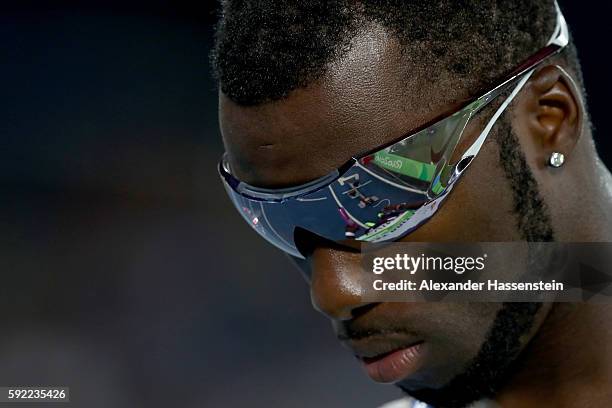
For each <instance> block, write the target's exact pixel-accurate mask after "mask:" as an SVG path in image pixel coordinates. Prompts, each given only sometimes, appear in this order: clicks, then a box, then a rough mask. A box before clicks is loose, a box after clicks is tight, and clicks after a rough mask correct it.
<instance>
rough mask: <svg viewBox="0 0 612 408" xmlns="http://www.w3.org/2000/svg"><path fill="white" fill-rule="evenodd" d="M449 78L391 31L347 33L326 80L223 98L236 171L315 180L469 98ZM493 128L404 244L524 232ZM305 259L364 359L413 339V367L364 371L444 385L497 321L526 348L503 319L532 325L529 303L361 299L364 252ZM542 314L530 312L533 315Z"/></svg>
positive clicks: (325, 308)
mask: <svg viewBox="0 0 612 408" xmlns="http://www.w3.org/2000/svg"><path fill="white" fill-rule="evenodd" d="M448 75H450V74H448ZM452 84H453V81H452V78H451V77H446V76H445V74H440V73H438V76H437V80H436V81H431V80H429V79H428V70H427V67H423V66H419V63H418V61H413V60H411V59H410V56H407V55H402V54H401V52H400V49H399V46H398V44H397V43H396V41H395V40H394V39H393V38H392V37H390V36H388V35H387V34H386V33H385V32H384V31H383V30H381V29H378V28H377V27H372V28H371V29H369V30H365V31H364V32H363V33H362V34H360V35H358V36H357V37H356V38H355V39H354V40H353V42H352V47H351V49H350V51H349V52H348V53H347V54H346V55H345V56H344V57H342V58H341V59H340V60H339V61H336V62H335V63H333V64H332V65H331V66H330V68H329V70H328V72H327V73H326V74H325V75H324V77H323V78H321V79H320V80H319V81H317V82H315V83H313V84H311V85H310V86H308V87H307V88H304V89H299V90H296V91H294V92H292V93H291V94H290V95H289V97H287V98H285V99H283V100H280V101H277V102H272V103H267V104H263V105H260V106H256V107H241V106H238V105H237V104H235V103H233V102H232V101H230V100H229V99H228V98H226V97H225V96H224V95H220V113H219V114H220V123H221V130H222V134H223V138H224V141H225V145H226V149H227V152H228V156H229V163H230V166H231V168H232V172H233V173H234V174H235V175H236V177H237V178H239V179H240V180H244V181H246V182H247V183H249V184H252V185H256V186H262V187H269V188H275V187H287V186H292V185H298V184H302V183H304V182H307V181H311V180H313V179H316V178H318V177H321V176H323V175H326V174H328V173H329V172H330V171H331V170H333V169H335V168H337V167H338V166H340V165H341V164H343V163H344V162H346V161H347V160H348V159H349V158H350V157H351V156H353V155H355V154H357V153H360V152H363V151H367V150H370V149H373V148H375V147H377V146H380V145H382V144H384V143H387V142H389V141H391V140H394V139H397V138H398V137H400V136H402V135H404V134H405V133H406V132H407V131H409V130H410V129H414V128H416V127H417V126H419V125H421V124H422V123H425V122H428V121H430V120H431V119H433V118H435V117H437V116H439V115H440V114H442V113H444V112H447V111H448V110H449V108H451V107H452V106H454V105H456V104H457V103H458V102H460V101H461V100H463V99H466V98H467V97H468V95H467V93H466V91H465V90H464V89H460V87H453V86H452ZM510 113H511V112H509V113H508V114H510ZM483 121H484V119H483V118H477V120H474V121H473V122H471V123H470V126H469V128H468V129H467V133H466V135H465V137H466V139H467V140H468V141H469V140H473V139H474V137H475V136H476V135H477V133H479V132H480V131H481V130H482V127H483ZM499 131H500V129H499V126H497V127H496V128H495V130H494V131H493V133H492V134H491V135H490V137H489V139H488V141H487V143H485V145H484V146H483V148H482V150H481V152H480V154H479V155H478V157H477V159H476V160H475V161H474V162H473V164H472V165H471V167H470V169H469V170H468V171H467V173H466V175H465V176H464V177H463V179H462V180H461V181H460V182H459V183H458V185H457V186H456V187H455V189H454V190H453V192H452V194H451V196H450V197H449V198H448V200H447V201H446V203H445V204H444V206H442V208H441V209H440V210H439V211H438V213H437V214H436V215H435V216H434V217H433V218H432V219H431V220H430V221H429V222H427V223H426V224H425V225H423V226H422V227H420V228H419V229H417V230H416V231H415V232H413V233H412V234H410V235H408V236H407V237H405V238H404V239H403V241H408V242H441V241H447V242H453V241H459V242H461V241H467V242H470V241H472V242H480V241H483V242H484V241H489V242H490V241H514V240H520V239H521V237H520V234H519V231H518V230H517V227H516V218H515V216H514V210H513V205H514V203H513V194H512V191H511V188H510V187H509V185H508V183H506V182H505V180H506V175H505V174H504V171H503V169H502V167H501V166H500V164H499V146H498V144H497V143H495V142H494V139H495V133H496V132H499ZM506 131H508V129H506ZM308 262H309V264H310V267H311V270H312V273H311V276H310V285H311V297H312V301H313V305H314V306H315V308H317V309H318V310H319V311H320V312H321V313H323V314H325V315H326V316H327V317H329V318H330V319H331V321H332V324H333V327H334V329H335V331H336V333H337V335H338V337H339V338H340V340H341V341H343V343H345V344H346V345H347V346H348V347H349V348H350V349H351V350H352V352H353V353H355V354H356V355H357V356H358V357H359V358H360V359H361V360H362V361H363V360H365V362H364V365H366V367H367V366H368V364H366V362H371V361H373V360H376V359H377V358H379V357H380V356H381V355H384V354H386V353H389V352H391V351H395V350H398V349H402V348H406V347H409V346H412V345H414V344H415V343H418V344H420V346H418V356H417V358H416V360H415V362H414V363H411V365H410V364H408V366H410V367H409V368H405V369H404V370H395V371H393V370H390V372H391V374H389V372H384V373H381V372H380V371H379V370H377V369H376V368H372V367H375V365H374V366H373V365H371V364H370V365H369V367H370V368H369V369H368V370H367V371H368V373H369V374H370V376H371V377H372V378H373V379H375V380H377V381H380V382H394V383H397V384H398V385H399V386H401V387H402V388H404V389H406V390H407V391H409V392H412V391H417V390H422V389H431V388H440V387H443V386H445V385H448V384H449V382H450V381H451V380H453V379H456V378H457V377H458V376H460V375H461V374H464V373H465V372H466V370H468V371H469V370H470V369H471V366H473V362H474V361H475V359H476V358H477V356H480V357H482V354H483V353H485V352H484V351H483V345H484V346H486V347H485V348H487V347H488V348H491V344H489V343H490V341H492V340H491V329H492V328H493V326H494V324H495V325H498V326H499V325H501V326H502V329H501V330H506V332H505V333H506V334H507V335H512V336H514V337H516V340H517V342H518V343H517V344H518V345H517V344H515V345H513V346H512V347H513V348H516V347H522V346H523V345H524V344H525V342H526V341H527V339H528V338H529V336H530V335H531V334H530V333H531V332H533V328H532V326H533V325H531V324H530V325H529V327H527V328H521V330H518V331H520V332H517V333H514V332H512V330H514V329H516V327H514V328H508V327H507V326H508V324H509V321H511V320H512V319H513V318H514V317H516V314H519V315H521V314H525V315H526V316H528V320H529V322H532V321H533V319H534V315H535V314H536V311H537V308H535V309H534V308H533V307H531V308H530V307H525V308H520V307H519V308H517V309H515V310H513V311H511V312H510V313H509V315H510V317H507V318H506V321H503V322H500V315H501V314H503V313H504V312H502V313H500V311H502V310H503V309H504V306H503V305H501V304H495V303H472V304H467V303H465V304H448V303H376V304H364V303H361V302H360V296H359V293H360V287H359V279H358V276H359V273H358V272H357V271H358V270H359V268H360V257H359V255H358V254H356V253H355V252H354V251H351V250H348V249H346V250H344V249H342V248H339V247H337V246H329V245H326V244H325V243H320V245H317V246H316V247H315V248H314V249H313V251H312V253H311V254H310V255H309V256H308ZM288 273H293V272H288ZM506 312H507V310H506ZM506 315H508V313H506ZM540 320H541V319H540V318H535V321H536V324H537V322H539V321H540ZM514 331H515V332H516V331H517V330H514ZM526 332H529V333H526ZM497 335H499V331H498V332H497ZM519 337H520V341H519ZM487 342H489V343H487ZM494 345H495V344H493V346H494ZM506 348H508V347H506ZM515 351H516V350H514V349H513V350H506V354H512V353H515ZM485 354H486V353H485ZM502 354H503V352H501V353H500V354H499V355H502ZM480 357H479V358H480ZM485 357H486V356H485ZM506 357H508V358H511V357H513V356H510V355H508V356H506ZM404 366H406V364H404ZM393 374H395V375H393ZM417 395H418V394H417Z"/></svg>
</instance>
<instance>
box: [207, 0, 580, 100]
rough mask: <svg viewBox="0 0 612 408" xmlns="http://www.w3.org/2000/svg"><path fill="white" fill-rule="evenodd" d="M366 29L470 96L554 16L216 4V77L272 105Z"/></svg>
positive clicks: (414, 6) (303, 2) (486, 5)
mask: <svg viewBox="0 0 612 408" xmlns="http://www.w3.org/2000/svg"><path fill="white" fill-rule="evenodd" d="M367 23H376V24H380V25H382V26H383V27H384V28H385V29H387V30H388V31H389V32H391V33H392V34H393V35H395V36H396V37H397V39H398V40H399V42H400V44H401V45H402V48H403V50H404V51H405V55H409V56H410V57H411V59H415V58H417V59H418V61H422V62H423V67H424V69H426V70H427V73H428V76H430V77H431V76H432V75H434V76H435V74H436V72H440V71H441V70H446V71H450V72H452V73H453V74H454V75H453V77H454V78H455V79H456V80H457V81H459V84H458V85H460V86H463V87H465V89H467V90H468V92H470V93H476V92H478V91H480V90H481V89H483V88H486V87H487V86H488V85H490V84H492V83H493V82H495V80H496V79H498V78H499V77H500V76H502V75H503V74H505V73H506V72H509V71H510V70H511V69H512V68H514V67H515V66H516V65H517V64H518V63H520V62H521V61H523V60H524V59H525V58H527V57H529V56H530V55H531V54H533V53H534V52H536V51H537V50H539V49H540V48H542V47H543V46H544V45H545V44H546V42H547V41H548V39H549V38H550V36H551V35H552V32H553V30H554V27H555V23H556V11H555V4H554V0H437V1H422V0H417V1H411V0H406V1H405V0H359V1H355V0H330V1H328V0H285V1H275V0H222V1H221V10H220V19H219V22H218V24H217V26H216V34H215V46H214V49H213V51H212V53H211V62H212V68H213V74H214V76H215V78H216V79H217V81H218V83H219V85H220V89H221V91H222V92H223V93H224V94H225V95H226V96H227V97H229V98H230V99H231V100H233V101H234V102H236V103H238V104H240V105H257V104H261V103H265V102H269V101H274V100H279V99H282V98H284V97H286V96H287V95H288V94H289V93H290V92H291V91H293V90H295V89H297V88H300V87H305V86H307V85H308V84H310V83H311V82H313V81H315V80H316V79H318V78H320V77H321V76H322V75H323V74H324V73H325V72H326V69H327V66H328V64H329V63H330V62H333V61H334V60H336V59H337V58H339V57H341V56H342V54H343V53H344V52H346V51H347V49H348V47H349V43H350V40H351V39H352V37H353V36H354V35H355V34H356V33H357V32H358V30H359V29H360V28H361V27H363V26H364V24H367ZM571 48H572V49H571V50H570V51H569V52H567V53H566V54H569V55H570V56H571V58H570V60H571V61H570V63H571V65H572V66H571V68H573V69H574V70H575V71H578V72H576V73H577V75H578V77H579V78H578V79H579V82H581V77H580V72H579V71H580V70H579V64H578V61H577V56H576V53H575V49H573V47H571ZM434 79H435V78H434Z"/></svg>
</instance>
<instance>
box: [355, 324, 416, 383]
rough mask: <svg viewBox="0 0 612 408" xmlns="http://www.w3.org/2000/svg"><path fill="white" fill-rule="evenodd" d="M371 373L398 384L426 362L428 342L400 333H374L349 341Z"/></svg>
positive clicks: (374, 378) (382, 380) (375, 377)
mask: <svg viewBox="0 0 612 408" xmlns="http://www.w3.org/2000/svg"><path fill="white" fill-rule="evenodd" d="M346 345H347V346H348V347H349V348H350V349H352V350H353V351H354V353H355V357H357V359H358V360H359V361H360V362H361V364H362V365H363V368H364V370H365V372H366V373H367V374H368V376H369V377H370V378H371V379H372V380H374V381H376V382H378V383H383V384H389V383H396V382H398V381H401V380H403V379H406V378H408V377H410V376H412V375H413V374H415V373H416V372H417V371H418V370H419V369H420V368H421V367H422V365H423V362H424V359H425V350H426V344H425V342H424V341H422V340H409V339H406V338H401V337H398V336H385V337H381V336H372V337H367V338H364V339H360V340H349V341H347V342H346Z"/></svg>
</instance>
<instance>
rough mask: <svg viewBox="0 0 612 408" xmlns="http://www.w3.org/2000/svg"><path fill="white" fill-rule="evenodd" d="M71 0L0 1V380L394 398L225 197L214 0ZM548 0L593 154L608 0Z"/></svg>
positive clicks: (231, 394)
mask: <svg viewBox="0 0 612 408" xmlns="http://www.w3.org/2000/svg"><path fill="white" fill-rule="evenodd" d="M83 3H84V2H60V3H58V2H53V4H51V3H42V2H21V3H20V5H18V6H12V7H10V8H9V7H5V6H3V7H2V12H1V13H0V53H1V55H2V58H1V59H0V61H1V62H0V85H1V92H2V96H3V98H2V102H1V110H0V111H1V112H2V113H1V116H0V118H1V119H2V120H0V152H1V153H2V154H1V156H0V157H1V160H0V231H1V233H2V234H1V235H0V243H1V245H0V271H1V273H2V281H1V283H0V306H1V307H0V314H1V321H2V327H1V328H0V385H37V384H39V385H68V386H70V387H71V391H72V400H73V402H72V404H71V406H73V407H88V408H97V407H115V408H122V407H145V406H146V407H150V408H155V407H181V408H183V407H186V408H191V407H221V406H223V407H242V406H252V407H268V406H275V407H344V406H347V407H348V406H350V407H373V406H376V405H378V404H380V403H382V402H384V401H387V400H389V399H393V398H396V397H397V396H399V392H398V391H396V390H395V389H394V388H393V387H390V386H379V385H374V384H372V383H370V381H369V380H367V378H366V377H365V375H364V374H362V373H361V372H360V369H359V367H358V364H357V363H356V362H355V361H353V358H352V357H351V356H350V355H349V353H348V352H346V351H345V350H343V349H342V348H341V346H340V345H338V344H337V341H336V339H335V337H334V336H333V334H332V331H331V330H330V329H329V324H328V322H327V321H326V320H325V319H324V318H323V317H320V316H319V315H318V314H317V313H316V312H314V311H313V310H312V308H311V306H310V298H309V294H308V288H307V286H306V284H305V283H304V282H303V280H302V278H301V277H300V275H299V274H298V273H297V272H295V271H293V270H292V267H291V265H289V263H288V262H287V261H286V260H285V259H284V257H283V256H282V255H281V254H280V253H279V252H278V251H276V250H275V249H272V248H270V247H269V246H268V245H266V244H265V243H264V242H262V241H261V240H259V239H256V236H255V234H254V233H253V232H252V231H251V230H250V229H249V227H248V226H247V225H246V224H244V223H243V222H242V221H241V219H239V217H238V216H237V215H236V214H235V213H234V210H233V209H232V208H231V207H230V203H229V202H228V200H226V198H225V196H224V193H223V191H222V186H221V185H220V183H219V182H218V179H217V174H216V170H215V167H216V164H217V160H218V158H219V157H220V155H221V153H222V151H223V148H222V144H221V140H220V137H219V133H218V128H217V105H216V103H217V98H216V88H215V84H214V83H213V82H212V80H211V78H210V73H209V65H208V53H209V49H210V46H211V42H212V35H213V23H214V21H215V12H214V9H215V5H214V4H206V3H205V2H200V4H197V5H194V4H191V3H180V2H178V3H177V2H170V1H161V0H156V1H148V2H146V3H138V2H131V1H127V0H126V1H123V2H114V1H106V2H101V1H88V2H87V3H86V4H83ZM561 4H562V6H563V7H564V9H565V11H566V14H567V18H568V20H569V22H570V24H571V26H572V28H573V31H574V34H575V37H576V42H577V43H578V46H579V49H580V51H581V57H582V60H583V65H584V70H585V77H586V85H587V90H588V92H589V97H590V98H589V102H590V107H591V113H592V117H593V122H594V123H595V126H596V128H597V131H596V138H597V140H598V143H599V147H600V151H601V153H602V155H603V156H604V157H605V159H606V160H607V162H608V163H610V162H612V154H611V153H612V143H611V142H610V139H609V135H610V131H611V129H610V124H609V122H606V121H605V120H604V109H605V108H606V106H607V103H606V102H607V100H606V99H605V98H606V97H607V96H608V95H609V94H610V91H611V87H610V83H609V81H608V78H607V74H608V72H606V73H604V70H606V71H608V70H609V64H607V63H606V62H604V61H607V60H608V59H609V56H608V55H607V50H604V49H603V48H601V46H602V44H604V43H605V39H606V38H607V37H608V36H609V25H608V22H607V18H608V16H609V15H610V11H611V10H610V9H611V6H610V5H609V4H607V3H603V2H602V3H595V2H593V4H594V5H593V6H592V7H586V6H585V3H584V2H580V3H578V2H570V1H563V2H561ZM16 406H21V407H23V406H24V405H16Z"/></svg>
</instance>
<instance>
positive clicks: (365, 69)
mask: <svg viewBox="0 0 612 408" xmlns="http://www.w3.org/2000/svg"><path fill="white" fill-rule="evenodd" d="M432 74H433V72H428V65H427V64H426V63H424V61H422V60H419V59H418V58H416V56H411V55H407V54H406V53H404V52H403V51H402V47H401V46H400V45H399V44H398V42H397V41H396V40H395V38H394V37H393V36H391V35H390V34H389V33H387V32H386V31H385V30H384V29H382V28H380V27H378V26H375V25H372V26H369V27H368V28H367V29H364V30H363V31H361V32H360V33H358V34H357V35H356V36H355V37H354V38H353V39H352V41H351V43H350V47H349V49H348V50H347V51H346V52H345V53H343V55H342V57H340V58H338V59H337V60H336V61H334V62H333V63H331V64H330V65H329V67H328V69H327V70H326V73H325V74H324V75H323V77H322V78H320V79H319V80H317V81H315V82H313V83H311V84H310V85H308V86H307V87H305V88H300V89H297V90H295V91H293V92H292V93H291V94H290V95H289V96H288V97H286V98H284V99H282V100H279V101H273V102H269V103H265V104H262V105H259V106H249V107H245V106H240V105H238V104H236V103H234V102H232V101H231V100H229V99H228V98H227V97H225V95H223V94H222V93H221V94H220V96H219V120H220V126H221V133H222V135H223V139H224V143H225V146H226V150H227V153H228V156H229V162H230V167H231V170H232V173H233V174H234V175H235V176H236V177H238V178H239V179H241V180H243V181H245V182H247V183H249V184H253V185H258V186H262V187H283V186H291V185H297V184H301V183H304V182H307V181H310V180H313V179H315V178H317V177H321V176H323V175H325V174H327V173H329V172H330V171H332V170H333V169H335V168H337V167H338V166H340V165H342V164H343V163H344V162H346V161H347V160H348V159H350V158H351V157H352V156H353V155H356V154H358V153H361V152H363V151H367V150H370V149H372V148H375V147H377V146H379V145H382V144H384V143H387V142H389V141H390V140H393V139H396V138H398V137H400V136H402V135H403V134H405V133H406V132H408V131H409V130H410V129H413V128H416V127H417V126H419V125H420V124H422V123H424V122H427V121H429V120H431V119H432V118H435V117H436V116H438V115H440V114H441V113H443V112H445V111H447V110H448V109H449V106H451V105H453V104H455V103H457V101H459V100H460V99H462V98H465V97H466V95H464V94H463V93H462V91H461V90H460V89H458V88H457V87H452V86H449V84H451V83H452V78H450V77H449V75H448V74H446V73H445V72H436V73H435V74H436V75H435V77H436V80H435V81H433V80H431V78H432Z"/></svg>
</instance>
